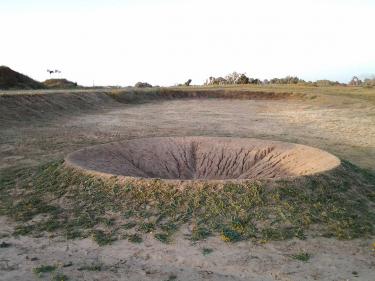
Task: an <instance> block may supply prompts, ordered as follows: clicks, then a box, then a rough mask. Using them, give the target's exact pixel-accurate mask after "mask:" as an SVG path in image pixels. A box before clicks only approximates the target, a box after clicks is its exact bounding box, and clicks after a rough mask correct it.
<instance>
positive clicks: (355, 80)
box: [349, 76, 363, 86]
mask: <svg viewBox="0 0 375 281" xmlns="http://www.w3.org/2000/svg"><path fill="white" fill-rule="evenodd" d="M362 83H363V82H362V80H360V79H359V78H358V77H357V76H353V78H352V80H350V82H349V85H350V86H361V85H362Z"/></svg>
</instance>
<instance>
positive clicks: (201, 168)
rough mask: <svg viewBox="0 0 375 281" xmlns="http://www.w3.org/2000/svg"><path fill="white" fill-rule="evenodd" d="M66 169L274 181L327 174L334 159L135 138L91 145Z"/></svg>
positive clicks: (259, 145)
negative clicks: (71, 167)
mask: <svg viewBox="0 0 375 281" xmlns="http://www.w3.org/2000/svg"><path fill="white" fill-rule="evenodd" d="M66 163H67V164H68V165H70V166H75V167H79V168H82V169H85V170H89V171H90V172H95V173H104V174H110V175H120V176H130V177H140V178H161V179H175V180H244V179H279V178H285V177H295V176H302V175H309V174H315V173H320V172H323V171H326V170H331V169H333V168H335V167H337V166H338V165H339V164H340V160H339V159H338V158H337V157H335V156H333V155H331V154H329V153H327V152H325V151H322V150H319V149H316V148H312V147H308V146H304V145H298V144H292V143H284V142H276V141H266V140H258V139H241V138H215V137H176V138H148V139H136V140H129V141H125V142H119V143H110V144H105V145H99V146H93V147H89V148H85V149H82V150H79V151H77V152H74V153H72V154H70V155H68V157H67V158H66Z"/></svg>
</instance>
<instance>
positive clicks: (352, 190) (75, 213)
mask: <svg viewBox="0 0 375 281" xmlns="http://www.w3.org/2000/svg"><path fill="white" fill-rule="evenodd" d="M16 189H17V192H15V190H16ZM374 194H375V175H373V174H372V173H371V172H369V171H365V170H363V169H360V168H358V167H356V166H354V165H352V164H350V163H348V162H343V165H342V167H341V168H339V169H337V170H334V171H331V172H329V173H326V174H323V175H317V176H309V177H301V178H298V179H294V180H279V181H256V182H255V181H248V182H244V183H241V184H233V183H232V184H229V183H228V184H208V183H195V184H194V185H192V184H190V185H186V186H184V188H181V187H180V186H176V185H173V184H168V183H165V182H163V181H161V180H155V181H141V180H137V181H128V182H120V181H118V179H117V178H116V177H112V178H109V179H105V180H104V179H100V178H97V177H94V176H89V175H86V174H83V173H81V172H77V171H76V170H73V169H69V168H66V167H65V166H64V165H63V162H61V161H58V162H53V163H49V164H46V165H43V166H41V167H38V168H35V169H34V168H33V169H18V170H12V169H10V170H9V171H6V172H5V173H2V174H1V176H0V215H7V216H9V217H11V218H13V219H14V220H15V221H16V222H18V226H17V227H16V228H15V231H14V235H40V233H43V232H56V233H60V234H61V235H63V236H65V237H67V238H68V239H81V238H85V237H88V236H90V235H91V236H92V237H93V239H94V240H95V241H97V242H98V244H99V245H107V244H110V243H112V242H113V241H114V240H115V239H116V237H123V238H124V239H129V241H132V242H136V243H138V242H140V241H142V237H141V236H140V234H141V233H151V232H153V233H155V235H154V236H155V238H156V239H158V240H160V241H162V242H167V241H168V242H169V241H170V239H171V236H172V235H173V233H175V232H176V231H177V230H178V229H179V227H180V226H181V225H190V226H192V227H191V234H190V237H189V239H191V240H192V241H197V240H203V239H206V238H208V237H209V236H210V235H221V237H222V239H223V240H225V241H228V242H236V241H240V240H247V239H253V240H257V241H270V240H285V239H291V238H299V239H305V238H306V233H308V230H309V228H310V226H312V225H314V230H315V232H316V233H314V235H322V236H326V237H336V238H338V239H354V238H358V237H366V236H370V235H373V234H375V229H374V222H375V208H374ZM60 201H63V202H66V203H64V204H61V205H59V203H58V202H60ZM38 215H42V216H41V217H42V219H38V220H36V221H33V220H32V219H33V218H35V217H36V216H38ZM115 217H116V218H120V219H118V220H115V219H114V218H115ZM123 219H126V221H127V222H126V223H125V224H124V222H123V221H122V220H123ZM99 227H100V229H102V230H94V229H97V228H99ZM124 230H131V231H132V233H133V232H139V234H138V233H134V234H132V235H134V236H130V234H126V235H123V234H124Z"/></svg>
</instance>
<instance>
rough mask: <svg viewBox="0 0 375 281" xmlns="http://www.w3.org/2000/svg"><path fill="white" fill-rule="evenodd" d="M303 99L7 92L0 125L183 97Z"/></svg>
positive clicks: (263, 95) (218, 92)
mask: <svg viewBox="0 0 375 281" xmlns="http://www.w3.org/2000/svg"><path fill="white" fill-rule="evenodd" d="M301 97H302V95H297V94H292V93H273V92H260V91H249V90H241V89H239V90H228V89H194V88H193V89H176V88H153V89H143V90H138V89H124V90H106V89H104V90H93V91H87V90H85V91H79V90H78V91H69V92H61V91H58V92H47V93H43V92H40V91H30V92H25V93H21V94H14V93H4V94H2V95H0V123H1V124H2V125H3V126H6V125H7V124H8V125H9V122H12V121H32V120H50V119H53V118H56V117H58V116H64V115H70V114H79V113H83V112H87V111H91V110H98V109H104V108H111V107H116V106H121V104H137V103H143V102H152V101H158V100H171V99H182V98H186V99H193V98H223V99H286V98H288V99H289V98H301ZM0 126H1V125H0Z"/></svg>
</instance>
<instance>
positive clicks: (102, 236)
mask: <svg viewBox="0 0 375 281" xmlns="http://www.w3.org/2000/svg"><path fill="white" fill-rule="evenodd" d="M92 238H93V240H94V241H95V242H96V243H98V245H99V246H104V245H109V244H112V242H113V241H115V240H116V238H114V237H113V235H112V233H109V232H104V231H103V230H94V231H93V234H92Z"/></svg>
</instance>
